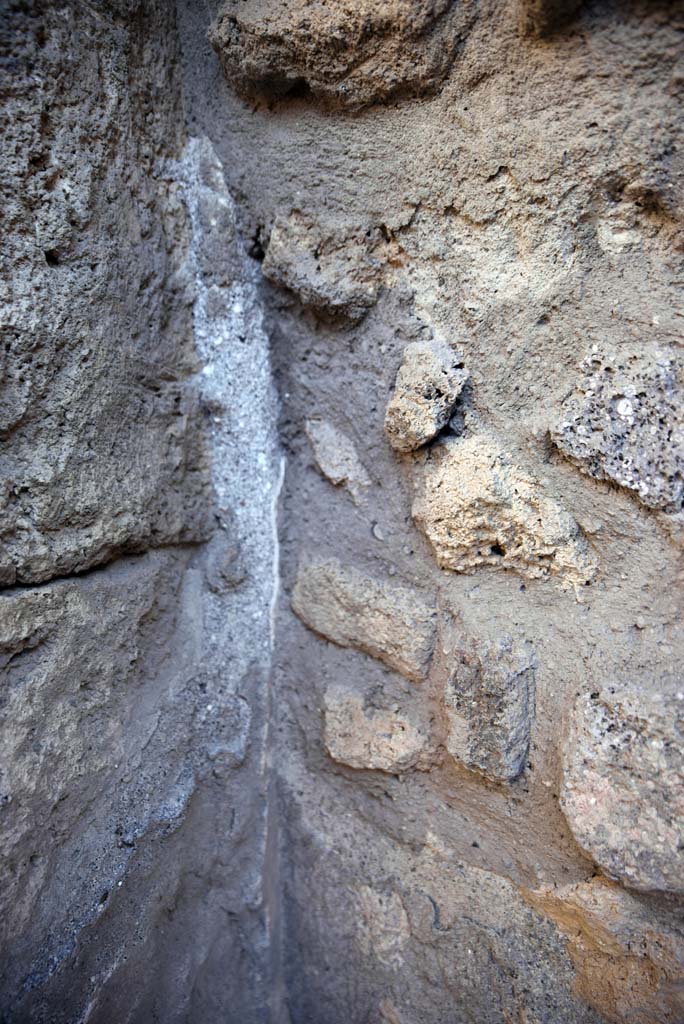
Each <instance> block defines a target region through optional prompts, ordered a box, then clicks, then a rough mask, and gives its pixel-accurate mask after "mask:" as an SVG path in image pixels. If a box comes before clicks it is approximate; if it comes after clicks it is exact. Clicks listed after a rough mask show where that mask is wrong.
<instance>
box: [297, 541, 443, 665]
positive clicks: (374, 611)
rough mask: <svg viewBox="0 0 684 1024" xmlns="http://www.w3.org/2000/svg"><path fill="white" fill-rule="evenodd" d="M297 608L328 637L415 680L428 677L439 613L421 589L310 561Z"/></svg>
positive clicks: (300, 582)
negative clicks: (418, 590) (412, 588)
mask: <svg viewBox="0 0 684 1024" xmlns="http://www.w3.org/2000/svg"><path fill="white" fill-rule="evenodd" d="M292 607H293V609H294V610H295V612H296V613H297V615H298V616H299V617H300V619H301V620H302V622H304V623H305V624H306V625H307V626H308V627H309V628H310V629H313V630H314V631H315V632H316V633H319V634H320V635H321V636H323V637H325V639H326V640H331V641H332V642H333V643H334V644H339V645H340V647H355V648H357V649H358V650H359V651H363V652H364V654H370V656H371V657H373V658H377V659H378V660H379V661H382V662H384V664H385V665H387V666H388V667H389V668H392V669H394V670H395V671H396V672H401V673H402V675H405V676H406V678H407V679H411V680H413V681H414V682H420V681H421V680H422V679H424V678H425V676H426V675H427V672H428V669H429V667H430V656H431V654H432V648H433V646H434V641H435V630H436V614H435V608H434V606H433V605H431V604H430V603H429V601H427V600H426V599H425V598H424V597H423V595H421V594H420V593H419V592H417V591H415V590H411V589H410V588H409V587H404V586H401V585H399V584H397V583H382V582H380V581H379V580H377V579H374V578H373V577H370V576H365V575H364V574H363V573H361V572H359V571H358V570H356V569H353V568H350V567H347V566H343V565H341V564H340V563H339V562H336V561H332V560H330V561H326V562H309V563H308V564H303V565H302V566H301V567H300V570H299V573H298V574H297V582H296V584H295V588H294V590H293V593H292Z"/></svg>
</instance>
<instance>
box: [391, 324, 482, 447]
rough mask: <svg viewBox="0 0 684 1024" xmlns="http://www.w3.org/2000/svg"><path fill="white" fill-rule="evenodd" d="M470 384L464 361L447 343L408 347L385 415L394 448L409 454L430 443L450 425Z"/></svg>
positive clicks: (416, 343) (414, 343) (431, 342)
mask: <svg viewBox="0 0 684 1024" xmlns="http://www.w3.org/2000/svg"><path fill="white" fill-rule="evenodd" d="M467 380H468V371H467V370H465V369H464V368H463V361H462V358H461V357H460V356H459V355H458V354H457V353H455V352H453V351H452V349H451V348H450V347H449V346H448V345H447V344H446V343H445V342H440V341H438V340H436V339H434V340H432V341H427V342H418V341H415V342H413V343H412V344H411V345H408V346H407V348H406V351H405V353H404V358H403V360H402V363H401V366H400V367H399V372H398V373H397V379H396V382H395V386H394V395H393V396H392V398H391V400H390V402H389V403H388V406H387V411H386V413H385V433H386V434H387V437H388V439H389V443H390V444H391V445H392V447H393V448H396V450H397V451H400V452H410V451H413V450H414V449H415V448H420V447H421V445H424V444H426V443H427V442H428V441H431V440H432V438H433V437H435V436H436V435H437V434H438V433H439V432H440V430H442V428H443V427H445V426H446V425H447V423H448V422H449V419H450V418H451V415H452V413H453V410H454V405H455V404H456V400H457V398H458V397H459V395H460V394H461V392H462V391H463V386H464V384H465V383H466V381H467Z"/></svg>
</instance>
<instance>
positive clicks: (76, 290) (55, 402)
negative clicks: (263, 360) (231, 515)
mask: <svg viewBox="0 0 684 1024" xmlns="http://www.w3.org/2000/svg"><path fill="white" fill-rule="evenodd" d="M134 6H135V13H132V11H133V8H131V9H130V10H129V7H128V5H127V6H126V9H125V11H124V10H123V9H122V13H121V15H120V21H119V20H116V19H117V18H119V15H113V17H114V19H115V20H114V21H111V20H110V21H107V19H106V18H105V17H104V15H103V16H100V15H99V14H98V13H97V12H93V11H91V10H90V8H88V11H87V12H86V13H84V11H83V9H81V8H80V7H79V6H78V5H73V4H64V5H40V4H36V5H28V6H27V5H19V7H17V8H16V10H13V11H12V12H10V11H8V18H7V19H6V23H5V24H4V25H3V28H6V29H7V31H8V33H9V39H10V44H11V58H10V59H11V66H12V74H11V76H10V77H9V78H7V77H5V79H4V80H3V81H4V82H11V84H10V85H9V86H8V92H5V94H4V102H5V109H4V117H3V126H4V127H3V142H4V145H3V151H4V152H5V153H6V154H7V155H8V159H7V165H6V168H5V170H6V174H5V175H4V177H3V180H4V181H5V182H6V189H5V194H4V195H3V197H2V201H1V202H0V211H1V213H2V221H3V223H2V235H3V239H4V245H3V256H4V258H5V259H6V261H7V262H6V266H5V272H4V273H3V274H2V275H0V276H1V277H2V279H3V281H4V282H5V283H4V286H0V304H1V305H2V307H3V308H2V317H3V322H4V325H5V335H4V337H5V340H4V342H3V346H2V354H0V439H1V441H2V451H1V453H0V481H2V482H1V483H0V550H1V551H2V554H1V555H0V585H3V584H12V583H14V582H19V583H34V582H41V581H45V580H47V579H50V578H51V577H54V576H62V575H67V574H69V573H72V572H77V571H82V570H84V569H88V568H90V567H92V566H94V565H97V564H100V563H103V562H106V561H108V560H109V559H111V558H112V557H114V556H115V555H117V554H120V553H122V552H130V551H141V550H145V549H147V548H149V547H154V546H160V545H165V544H169V543H173V542H176V541H182V542H187V541H196V540H200V539H202V538H203V537H205V536H206V535H207V532H208V530H209V527H210V524H209V521H208V508H209V504H210V486H209V477H208V469H207V459H206V456H205V453H204V444H203V440H202V436H201V417H200V410H199V403H198V398H197V392H196V388H195V387H194V384H193V381H192V375H193V373H194V371H195V370H196V368H197V367H196V360H195V356H194V352H193V345H192V326H191V317H190V309H189V305H190V303H191V301H192V295H191V287H190V284H189V281H188V279H187V276H186V275H185V273H184V270H183V260H184V255H185V241H186V234H187V232H186V225H185V218H184V215H183V211H182V204H181V202H180V197H179V195H178V188H177V187H176V186H174V185H173V184H171V183H169V182H168V181H165V180H164V179H163V177H162V176H160V175H159V174H158V173H156V169H158V164H159V161H161V160H163V159H164V158H166V157H168V156H170V155H172V154H173V153H174V152H175V150H176V146H177V145H178V144H179V142H180V138H179V132H180V131H181V130H182V129H181V125H182V119H181V118H177V117H176V114H177V112H178V111H177V108H176V99H175V95H176V94H175V92H174V84H175V85H176V87H177V85H178V83H174V82H173V68H174V67H175V65H176V63H177V62H176V60H175V50H174V46H175V42H174V33H173V30H172V29H171V28H169V24H170V20H171V11H170V9H169V8H168V6H167V5H163V4H160V3H158V2H154V3H152V2H151V3H149V4H146V5H134ZM143 7H144V9H143ZM30 12H32V13H30ZM21 18H24V19H25V20H24V21H21ZM127 19H128V20H127ZM160 25H163V26H164V28H159V26H160ZM34 33H35V38H34ZM38 38H40V39H41V40H42V42H40V43H37V42H36V41H35V40H36V39H38ZM147 39H155V40H156V44H155V45H154V46H153V45H149V46H146V47H145V52H144V53H143V52H142V51H143V43H142V40H147ZM3 88H4V85H3ZM152 97H154V98H152ZM143 126H144V129H143Z"/></svg>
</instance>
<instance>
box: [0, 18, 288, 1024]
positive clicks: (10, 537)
mask: <svg viewBox="0 0 684 1024" xmlns="http://www.w3.org/2000/svg"><path fill="white" fill-rule="evenodd" d="M0 36H1V39H0V51H1V53H0V95H1V99H2V104H3V115H4V116H3V142H4V151H5V152H6V155H7V160H6V164H7V168H6V169H7V170H8V172H9V173H8V174H7V175H5V177H4V178H3V189H4V191H3V203H2V216H3V254H2V255H3V259H6V260H7V262H8V263H10V262H11V264H12V272H11V274H4V275H3V280H4V282H5V291H4V292H3V294H2V301H3V304H4V305H3V315H5V313H6V312H7V315H6V317H5V320H6V324H7V325H8V333H7V339H6V342H3V345H2V356H1V357H0V361H1V363H2V368H1V369H0V409H1V410H2V412H1V413H0V420H1V423H0V430H1V432H2V434H1V437H2V453H1V454H0V476H1V477H2V482H1V483H0V565H1V569H0V583H1V584H8V585H10V586H7V588H6V589H4V590H2V592H0V684H1V685H0V693H1V696H0V734H1V736H0V740H1V742H2V748H3V757H2V765H1V766H0V779H1V781H0V789H1V791H2V803H1V804H0V853H1V856H0V861H1V864H0V888H1V890H2V896H1V897H0V903H1V906H0V910H1V911H2V932H3V958H2V967H1V969H0V1017H1V1018H2V1020H3V1021H7V1022H11V1024H24V1022H29V1021H30V1022H32V1024H74V1022H75V1021H81V1020H86V1019H87V1020H88V1021H90V1022H92V1024H109V1022H111V1021H124V1020H125V1021H130V1022H134V1021H151V1020H164V1021H169V1022H176V1021H177V1022H181V1021H195V1020H203V1021H214V1020H215V1021H218V1020H225V1019H226V1015H227V1014H231V1013H232V1014H234V1015H235V1019H239V1020H240V1021H245V1022H251V1021H254V1022H255V1024H256V1021H263V1020H264V1018H265V1015H266V1012H267V1010H266V1003H267V1002H268V1001H269V999H271V997H270V994H269V993H270V991H271V985H270V952H269V950H270V945H271V938H270V931H271V929H272V927H273V926H272V921H273V920H274V919H276V917H277V912H276V909H275V901H274V900H273V899H272V898H271V895H270V891H271V890H270V888H269V887H270V882H266V881H265V878H266V875H267V874H268V872H266V870H265V867H264V865H265V863H266V861H267V860H268V861H269V862H270V861H271V860H272V855H271V853H270V847H271V846H272V844H273V839H272V821H271V810H270V809H271V806H272V799H271V795H270V786H269V783H268V781H267V779H266V763H265V759H264V745H265V739H266V735H267V732H268V727H269V726H268V714H267V706H268V670H269V665H270V658H271V642H272V622H271V604H272V601H273V593H274V585H275V583H274V580H275V552H276V550H277V538H276V534H275V530H274V524H273V514H274V513H273V506H274V500H275V494H276V492H277V489H278V486H279V480H280V466H279V456H278V455H277V452H276V448H277V445H276V441H275V432H274V425H275V416H276V403H275V399H274V395H273V392H272V386H271V378H270V366H269V358H268V356H269V353H268V344H267V340H266V336H265V333H264V330H263V327H262V325H261V321H260V320H259V317H258V315H257V313H258V311H259V307H258V302H257V299H256V284H255V279H256V275H257V273H258V271H257V269H256V268H255V267H254V266H252V265H251V262H250V261H249V260H248V259H247V257H246V255H245V253H244V251H243V250H242V247H241V245H240V244H239V243H238V240H237V238H236V232H235V224H234V208H233V206H232V201H231V200H230V196H229V193H228V190H227V188H226V185H225V181H224V180H223V177H222V174H221V166H220V163H219V162H218V161H217V160H216V158H215V157H213V160H212V153H211V148H210V147H209V153H208V154H207V153H206V152H205V154H204V155H205V159H204V161H202V160H201V159H199V158H198V155H197V151H198V149H199V150H202V146H201V144H198V145H193V144H192V143H190V144H189V145H188V146H187V147H186V145H185V142H184V117H183V110H182V100H181V93H182V88H181V81H180V75H179V69H180V61H179V48H178V43H179V40H178V35H177V28H176V22H175V5H173V4H167V3H165V2H163V3H158V2H156V0H152V2H150V3H144V4H142V3H138V2H137V0H133V2H130V3H129V2H126V3H119V2H117V3H107V4H104V3H100V2H98V0H94V2H92V3H88V4H85V5H83V4H81V3H72V2H70V0H66V2H62V3H59V4H51V3H44V2H39V0H36V2H30V3H21V4H14V3H12V4H6V5H4V7H3V12H2V16H1V17H0ZM181 154H182V156H183V159H182V160H181V161H180V164H179V163H178V162H177V158H178V157H180V156H181ZM186 170H188V174H187V175H186V173H185V172H186ZM190 172H191V173H190ZM190 179H191V180H190ZM200 206H201V207H202V209H201V210H200V209H199V207H200ZM226 210H227V216H219V215H222V214H225V212H226ZM219 221H220V227H219ZM219 234H220V237H219ZM240 302H242V304H243V308H242V312H240V311H239V310H238V305H239V303H240ZM245 321H247V323H246V324H245ZM245 338H248V341H249V344H244V339H245ZM237 397H239V399H240V400H239V402H238V401H236V398H237ZM246 424H249V430H247V429H246ZM212 531H213V532H214V535H213V536H212V539H211V543H209V544H208V545H207V548H206V550H205V549H204V548H203V546H202V545H201V543H200V542H201V541H203V540H204V539H206V538H208V537H209V536H210V534H211V533H212ZM161 547H163V548H164V550H163V551H160V550H152V549H155V548H161ZM131 552H141V553H140V554H139V555H136V557H130V553H131ZM236 552H237V555H236V554H235V553H236ZM124 555H126V556H127V557H122V556H124ZM105 563H107V564H105ZM84 570H89V571H87V572H85V571H84ZM267 851H268V852H267ZM228 861H230V864H231V867H230V869H226V868H225V865H226V863H227V862H228ZM267 907H268V909H267ZM189 937H191V939H190V938H189ZM226 965H230V969H229V970H227V969H226ZM274 989H275V986H274ZM271 1001H272V1002H274V1005H275V1002H276V1000H275V997H274V998H273V1000H271Z"/></svg>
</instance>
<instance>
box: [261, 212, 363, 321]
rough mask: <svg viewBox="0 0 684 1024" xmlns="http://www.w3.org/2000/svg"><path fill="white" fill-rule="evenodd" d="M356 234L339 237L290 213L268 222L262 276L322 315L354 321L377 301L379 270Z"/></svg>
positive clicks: (304, 218) (337, 234) (298, 214)
mask: <svg viewBox="0 0 684 1024" xmlns="http://www.w3.org/2000/svg"><path fill="white" fill-rule="evenodd" d="M360 235H361V240H359V238H358V237H357V236H354V237H351V238H350V237H346V236H344V235H340V234H339V233H338V232H337V231H336V230H334V229H333V228H326V227H325V226H324V225H321V224H318V223H315V222H313V221H312V220H310V219H309V218H307V217H306V216H305V215H304V214H301V213H299V212H298V211H294V212H293V213H291V214H290V216H289V217H281V218H278V219H277V220H276V222H275V224H274V225H273V230H272V231H271V237H270V240H269V243H268V248H267V249H266V255H265V257H264V261H263V264H262V270H263V273H264V276H265V277H267V278H268V280H269V281H272V282H273V283H274V284H277V285H280V286H281V287H283V288H288V289H289V290H290V291H292V292H294V293H295V295H296V296H297V297H298V299H299V300H300V302H301V303H302V305H304V306H307V307H309V308H311V309H312V310H314V312H316V313H318V314H319V315H321V316H323V317H331V318H337V317H341V318H343V319H346V320H350V321H352V322H356V321H359V320H361V319H362V318H363V317H364V316H365V315H366V313H367V312H368V310H369V309H370V308H371V306H373V305H374V303H375V301H376V299H377V296H378V287H379V278H380V269H381V268H380V263H379V262H378V260H377V259H375V258H374V257H373V256H372V254H371V250H370V247H369V245H368V244H367V240H366V239H365V237H364V233H363V232H361V233H360Z"/></svg>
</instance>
